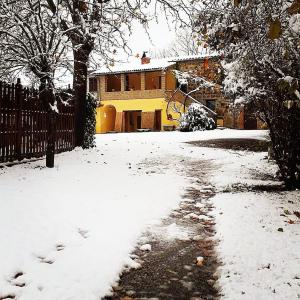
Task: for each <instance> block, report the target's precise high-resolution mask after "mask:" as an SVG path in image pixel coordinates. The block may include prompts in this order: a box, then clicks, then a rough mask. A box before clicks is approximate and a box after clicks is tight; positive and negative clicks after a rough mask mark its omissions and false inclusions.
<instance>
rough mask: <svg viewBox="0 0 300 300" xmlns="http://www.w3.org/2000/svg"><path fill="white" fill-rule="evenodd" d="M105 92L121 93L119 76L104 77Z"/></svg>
mask: <svg viewBox="0 0 300 300" xmlns="http://www.w3.org/2000/svg"><path fill="white" fill-rule="evenodd" d="M106 91H107V92H120V91H121V75H115V74H113V75H106Z"/></svg>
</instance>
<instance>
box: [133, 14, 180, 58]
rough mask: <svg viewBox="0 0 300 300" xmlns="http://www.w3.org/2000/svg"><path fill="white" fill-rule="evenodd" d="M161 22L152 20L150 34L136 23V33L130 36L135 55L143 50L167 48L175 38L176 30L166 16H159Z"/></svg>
mask: <svg viewBox="0 0 300 300" xmlns="http://www.w3.org/2000/svg"><path fill="white" fill-rule="evenodd" d="M158 21H159V23H157V22H155V21H152V22H151V23H150V24H149V30H148V32H149V35H150V38H151V41H150V39H149V37H148V35H147V34H146V33H145V30H144V28H143V27H142V26H141V25H139V24H136V25H135V26H134V33H133V35H132V36H130V38H129V45H130V47H131V48H132V52H133V55H135V54H137V53H139V54H142V53H143V51H149V50H157V49H164V48H167V47H168V45H169V44H170V43H171V42H172V41H173V40H174V39H175V37H176V31H175V28H172V27H173V26H172V24H169V26H168V23H167V21H166V19H165V18H164V17H160V18H159V20H158Z"/></svg>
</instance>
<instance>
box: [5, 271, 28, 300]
mask: <svg viewBox="0 0 300 300" xmlns="http://www.w3.org/2000/svg"><path fill="white" fill-rule="evenodd" d="M23 275H24V273H23V272H22V271H19V272H17V273H15V274H14V275H13V276H12V277H11V278H10V279H9V280H8V282H9V283H10V284H11V285H13V286H17V287H24V286H25V285H26V283H25V282H24V281H23V280H22V276H23ZM8 296H9V295H8ZM8 296H6V298H3V299H14V298H7V297H8ZM13 296H14V295H13ZM0 299H2V298H1V297H0Z"/></svg>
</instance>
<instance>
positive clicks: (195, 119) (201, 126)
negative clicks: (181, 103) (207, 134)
mask: <svg viewBox="0 0 300 300" xmlns="http://www.w3.org/2000/svg"><path fill="white" fill-rule="evenodd" d="M179 122H180V126H179V129H180V131H197V130H211V129H215V128H216V123H215V121H214V120H213V119H212V118H210V117H209V116H208V113H207V112H206V111H205V110H204V108H203V107H202V106H201V105H200V104H195V103H193V104H191V105H190V106H189V108H188V110H187V112H186V113H185V114H183V115H182V116H181V118H180V121H179Z"/></svg>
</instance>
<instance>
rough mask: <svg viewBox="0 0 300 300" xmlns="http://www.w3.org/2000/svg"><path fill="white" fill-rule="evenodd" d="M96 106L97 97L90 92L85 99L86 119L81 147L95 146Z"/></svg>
mask: <svg viewBox="0 0 300 300" xmlns="http://www.w3.org/2000/svg"><path fill="white" fill-rule="evenodd" d="M96 107H97V99H96V98H95V97H94V96H93V95H92V94H90V93H88V94H87V99H86V120H85V128H84V138H83V145H82V148H83V149H89V148H93V147H95V146H96V142H95V133H96Z"/></svg>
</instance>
